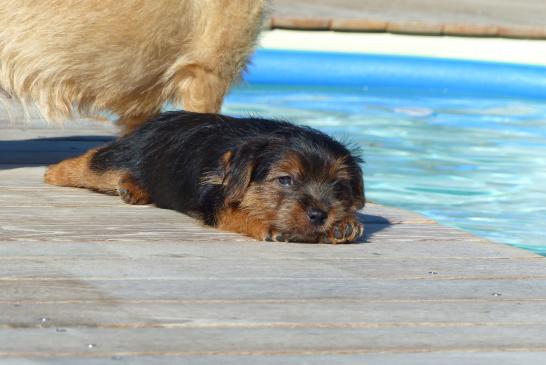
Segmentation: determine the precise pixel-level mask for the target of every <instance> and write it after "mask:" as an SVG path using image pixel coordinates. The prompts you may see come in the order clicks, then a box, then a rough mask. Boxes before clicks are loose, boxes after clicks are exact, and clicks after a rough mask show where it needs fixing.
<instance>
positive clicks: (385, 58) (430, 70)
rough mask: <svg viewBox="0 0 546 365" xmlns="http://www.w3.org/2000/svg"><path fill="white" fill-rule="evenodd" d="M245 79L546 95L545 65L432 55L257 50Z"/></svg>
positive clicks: (270, 83)
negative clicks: (433, 56) (436, 56)
mask: <svg viewBox="0 0 546 365" xmlns="http://www.w3.org/2000/svg"><path fill="white" fill-rule="evenodd" d="M244 80H245V81H246V82H249V83H251V84H268V85H272V84H275V85H294V86H296V85H303V86H336V87H359V88H403V89H414V90H416V91H419V90H433V91H434V90H437V91H441V92H461V93H472V94H481V95H495V96H506V97H525V98H534V99H546V67H545V66H536V65H525V64H510V63H500V62H485V61H471V60H458V59H444V58H432V57H415V56H394V55H377V54H362V53H355V54H352V53H345V52H344V53H335V52H315V51H293V50H278V49H260V50H258V51H256V53H255V54H254V55H253V57H252V59H251V64H250V65H249V67H248V71H247V72H246V73H245V75H244Z"/></svg>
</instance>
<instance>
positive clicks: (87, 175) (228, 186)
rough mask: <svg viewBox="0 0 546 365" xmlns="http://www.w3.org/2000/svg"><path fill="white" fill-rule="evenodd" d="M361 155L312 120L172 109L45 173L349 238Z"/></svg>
mask: <svg viewBox="0 0 546 365" xmlns="http://www.w3.org/2000/svg"><path fill="white" fill-rule="evenodd" d="M359 161H360V160H359V158H358V157H357V156H355V155H353V154H352V153H351V152H350V151H349V150H348V149H347V148H346V147H344V146H343V145H342V144H340V143H339V142H336V141H335V140H333V139H332V138H330V137H328V136H327V135H325V134H323V133H321V132H319V131H317V130H314V129H311V128H306V127H299V126H295V125H293V124H290V123H287V122H282V121H272V120H264V119H256V118H232V117H227V116H222V115H217V114H197V113H188V112H171V113H165V114H162V115H160V116H159V117H158V118H156V119H155V120H153V121H152V122H149V123H146V124H145V125H143V126H142V127H140V128H139V129H137V130H136V131H134V132H133V133H131V134H129V135H127V136H125V137H123V138H121V139H119V140H117V141H115V142H113V143H112V144H110V145H108V146H105V147H102V148H99V149H95V150H91V151H88V152H87V153H86V154H84V155H82V156H80V157H76V158H73V159H69V160H65V161H63V162H61V163H59V164H57V165H52V166H50V167H49V168H48V170H47V172H46V174H45V181H46V182H47V183H50V184H55V185H62V186H75V187H84V188H89V189H93V190H97V191H100V192H105V193H111V194H119V195H120V196H121V198H122V199H123V200H124V201H126V202H127V203H130V204H147V203H154V204H155V205H157V206H158V207H161V208H167V209H174V210H177V211H179V212H183V213H186V214H188V215H191V216H193V217H196V218H198V219H200V220H201V221H202V222H204V223H205V224H207V225H211V226H214V227H218V228H220V229H224V230H228V231H234V232H239V233H243V234H246V235H249V236H251V237H254V238H257V239H259V240H273V241H296V242H325V243H328V242H329V243H346V242H350V241H353V240H355V239H356V238H358V237H359V236H361V235H362V232H363V229H364V227H363V226H362V224H361V223H360V222H359V221H358V219H357V211H358V209H360V208H362V207H363V206H364V203H365V199H364V186H363V179H362V171H361V169H360V166H359Z"/></svg>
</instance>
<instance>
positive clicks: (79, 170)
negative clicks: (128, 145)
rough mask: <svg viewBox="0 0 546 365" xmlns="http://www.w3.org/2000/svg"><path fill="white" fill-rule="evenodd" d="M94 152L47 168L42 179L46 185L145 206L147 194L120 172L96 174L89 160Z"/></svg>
mask: <svg viewBox="0 0 546 365" xmlns="http://www.w3.org/2000/svg"><path fill="white" fill-rule="evenodd" d="M95 153H97V150H90V151H88V152H86V153H85V154H83V155H82V156H79V157H74V158H70V159H67V160H64V161H61V162H59V163H58V164H56V165H50V166H49V167H48V168H47V171H46V173H45V175H44V181H45V182H46V183H48V184H52V185H59V186H71V187H78V188H87V189H91V190H96V191H99V192H101V193H107V194H113V195H120V197H121V198H122V199H123V201H125V202H126V203H129V204H148V203H150V198H149V196H148V193H147V192H146V191H145V190H144V189H142V188H141V187H140V186H139V185H138V184H137V183H136V182H135V180H134V179H133V177H132V176H131V174H129V173H128V172H126V171H123V170H107V171H104V172H102V171H95V170H93V169H91V164H90V163H91V159H92V158H93V156H94V155H95Z"/></svg>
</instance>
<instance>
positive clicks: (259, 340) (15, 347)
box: [0, 325, 546, 358]
mask: <svg viewBox="0 0 546 365" xmlns="http://www.w3.org/2000/svg"><path fill="white" fill-rule="evenodd" d="M545 332H546V325H521V326H517V325H511V326H491V327H488V326H484V327H482V326H477V327H460V328H455V327H452V328H449V331H446V329H445V328H434V327H433V328H398V327H392V328H359V327H346V328H343V327H341V328H336V329H335V330H333V329H331V328H321V327H307V328H290V329H286V328H214V327H213V328H177V327H174V328H138V329H137V330H135V329H133V328H70V329H67V330H66V332H58V331H56V329H54V328H40V329H36V328H18V329H2V328H0V338H9V339H10V340H9V341H3V342H1V343H0V356H3V357H7V356H17V357H28V358H32V357H36V356H59V355H63V356H89V355H90V354H91V355H93V356H116V355H122V356H138V355H140V356H153V355H171V356H172V355H237V354H241V355H243V354H244V355H252V354H254V355H261V354H263V355H275V354H279V355H305V354H333V355H335V354H366V353H369V352H378V351H382V352H386V353H389V352H425V351H446V350H448V351H461V352H462V351H466V352H468V351H474V352H478V351H480V352H481V351H486V352H488V351H501V350H502V351H521V350H531V351H541V352H543V351H546V346H545V343H544V336H543V335H544V333H545ZM386 339H387V340H386ZM30 344H31V345H32V346H29V345H30ZM89 344H93V345H95V346H94V347H92V348H89V346H88V345H89Z"/></svg>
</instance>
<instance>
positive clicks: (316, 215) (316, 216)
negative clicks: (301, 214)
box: [307, 208, 328, 226]
mask: <svg viewBox="0 0 546 365" xmlns="http://www.w3.org/2000/svg"><path fill="white" fill-rule="evenodd" d="M307 215H308V216H309V220H311V223H313V224H316V225H317V226H320V225H321V224H322V223H324V221H325V220H326V218H327V217H328V214H327V213H326V212H325V211H323V210H320V209H315V208H311V209H309V210H308V211H307Z"/></svg>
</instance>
